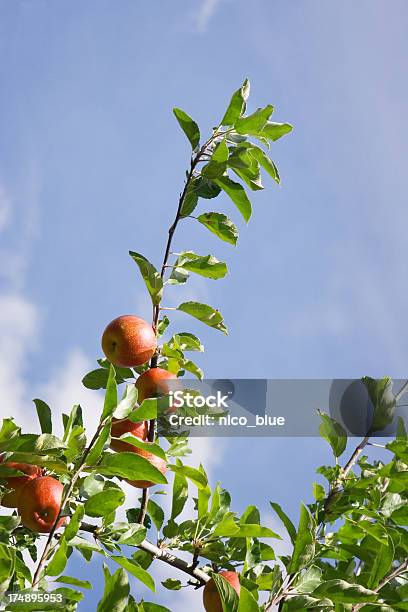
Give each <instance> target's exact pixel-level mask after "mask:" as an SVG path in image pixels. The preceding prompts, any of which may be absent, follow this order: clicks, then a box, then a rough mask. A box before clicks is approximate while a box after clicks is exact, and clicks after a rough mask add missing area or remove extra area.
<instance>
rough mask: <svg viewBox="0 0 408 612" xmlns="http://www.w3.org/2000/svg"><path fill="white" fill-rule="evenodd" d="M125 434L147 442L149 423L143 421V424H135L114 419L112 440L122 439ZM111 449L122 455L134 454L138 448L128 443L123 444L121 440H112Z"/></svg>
mask: <svg viewBox="0 0 408 612" xmlns="http://www.w3.org/2000/svg"><path fill="white" fill-rule="evenodd" d="M124 433H130V434H132V435H133V436H136V438H140V439H141V440H146V438H147V436H148V433H149V424H148V422H147V421H143V422H142V423H133V422H132V421H129V420H128V419H122V420H119V419H113V420H112V428H111V436H112V438H120V436H122V435H123V434H124ZM110 447H111V449H112V450H114V451H117V452H118V453H120V452H121V451H124V452H126V451H127V452H131V453H133V452H134V451H135V450H136V446H132V444H129V443H128V442H121V441H120V440H114V439H112V440H111V443H110Z"/></svg>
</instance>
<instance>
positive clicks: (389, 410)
mask: <svg viewBox="0 0 408 612" xmlns="http://www.w3.org/2000/svg"><path fill="white" fill-rule="evenodd" d="M362 381H363V383H364V385H365V387H366V389H367V391H368V395H369V397H370V400H371V402H372V404H373V407H374V416H373V423H372V425H371V428H370V432H375V431H381V430H382V429H384V428H385V427H386V426H387V425H389V424H390V423H392V421H393V419H394V414H395V406H396V400H395V396H394V393H393V391H392V379H391V378H390V377H389V376H386V377H385V378H381V379H378V380H377V379H375V378H370V377H369V376H364V377H363V378H362Z"/></svg>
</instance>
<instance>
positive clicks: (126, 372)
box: [82, 360, 135, 391]
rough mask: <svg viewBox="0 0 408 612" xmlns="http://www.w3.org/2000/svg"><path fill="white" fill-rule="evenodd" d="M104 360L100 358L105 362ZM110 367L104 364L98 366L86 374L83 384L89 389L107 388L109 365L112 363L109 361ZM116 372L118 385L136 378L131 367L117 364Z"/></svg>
mask: <svg viewBox="0 0 408 612" xmlns="http://www.w3.org/2000/svg"><path fill="white" fill-rule="evenodd" d="M103 361H104V360H100V362H103ZM107 364H108V367H107V368H106V367H105V366H102V367H101V368H97V369H96V370H92V371H91V372H88V374H85V376H84V377H83V379H82V384H83V385H84V387H86V388H87V389H92V390H94V391H98V390H99V389H106V385H107V384H108V378H109V366H110V363H109V362H107ZM115 374H116V382H117V383H118V385H120V384H121V383H123V382H125V380H126V379H128V378H134V376H135V375H134V374H133V371H132V370H131V369H130V368H120V367H118V366H115Z"/></svg>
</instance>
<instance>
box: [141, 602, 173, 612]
mask: <svg viewBox="0 0 408 612" xmlns="http://www.w3.org/2000/svg"><path fill="white" fill-rule="evenodd" d="M141 606H142V607H141V608H140V610H138V612H171V610H170V609H169V608H165V607H164V606H159V605H158V604H155V603H151V602H149V601H144V602H143V603H142V604H141Z"/></svg>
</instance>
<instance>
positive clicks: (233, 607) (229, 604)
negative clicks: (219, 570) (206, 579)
mask: <svg viewBox="0 0 408 612" xmlns="http://www.w3.org/2000/svg"><path fill="white" fill-rule="evenodd" d="M212 579H213V580H214V582H215V586H216V587H217V591H218V594H219V596H220V598H221V602H222V606H223V612H238V606H239V599H238V595H237V593H236V592H235V590H234V589H233V588H232V586H231V585H230V583H229V582H228V581H227V580H225V578H224V577H223V576H221V575H220V574H212Z"/></svg>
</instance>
